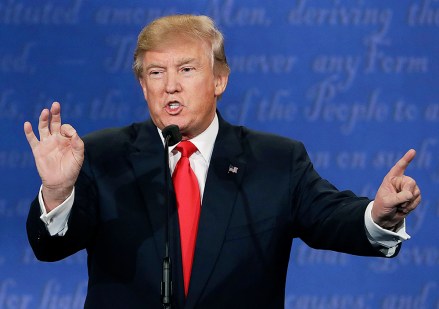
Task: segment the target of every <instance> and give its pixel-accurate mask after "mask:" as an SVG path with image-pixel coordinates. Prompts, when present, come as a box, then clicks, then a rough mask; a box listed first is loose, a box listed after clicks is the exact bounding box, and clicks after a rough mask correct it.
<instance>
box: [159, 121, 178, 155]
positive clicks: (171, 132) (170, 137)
mask: <svg viewBox="0 0 439 309" xmlns="http://www.w3.org/2000/svg"><path fill="white" fill-rule="evenodd" d="M162 135H163V137H164V139H165V140H166V141H167V142H168V146H174V145H175V144H177V143H178V142H180V141H181V138H182V137H181V133H180V128H179V127H178V126H177V125H175V124H171V125H169V126H167V127H165V128H164V129H163V131H162ZM167 161H168V160H167Z"/></svg>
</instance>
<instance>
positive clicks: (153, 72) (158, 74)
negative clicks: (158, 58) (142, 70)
mask: <svg viewBox="0 0 439 309" xmlns="http://www.w3.org/2000/svg"><path fill="white" fill-rule="evenodd" d="M162 75H163V71H162V70H150V71H148V76H149V77H151V78H160V77H161V76H162Z"/></svg>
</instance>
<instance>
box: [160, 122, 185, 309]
mask: <svg viewBox="0 0 439 309" xmlns="http://www.w3.org/2000/svg"><path fill="white" fill-rule="evenodd" d="M162 135H163V137H164V139H165V152H164V154H165V157H164V162H165V190H166V194H165V203H166V208H167V209H166V220H165V228H166V231H165V257H164V258H163V270H162V281H161V285H160V294H161V297H162V305H163V309H171V307H172V276H171V275H172V263H171V257H170V256H169V234H170V231H169V230H170V227H169V221H170V218H171V205H170V202H169V191H170V190H169V187H170V186H169V177H170V173H168V170H169V146H173V145H175V144H177V143H178V142H180V141H181V133H180V129H179V128H178V126H177V125H169V126H167V127H165V128H164V129H163V131H162Z"/></svg>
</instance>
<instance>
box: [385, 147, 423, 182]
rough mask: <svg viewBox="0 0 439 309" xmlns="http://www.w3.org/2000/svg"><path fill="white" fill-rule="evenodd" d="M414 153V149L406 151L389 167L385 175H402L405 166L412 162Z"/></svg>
mask: <svg viewBox="0 0 439 309" xmlns="http://www.w3.org/2000/svg"><path fill="white" fill-rule="evenodd" d="M415 155H416V151H415V150H414V149H410V150H409V151H407V152H406V154H405V155H404V156H403V157H402V158H401V159H399V161H398V162H396V164H395V165H394V166H393V167H392V168H391V169H390V171H389V173H388V174H387V176H388V177H395V176H402V175H404V172H405V170H406V168H407V166H409V164H410V162H412V160H413V158H414V157H415Z"/></svg>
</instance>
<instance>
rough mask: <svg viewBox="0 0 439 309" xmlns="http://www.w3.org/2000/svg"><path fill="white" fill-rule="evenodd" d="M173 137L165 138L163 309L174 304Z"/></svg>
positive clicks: (167, 308) (169, 307) (168, 308)
mask: <svg viewBox="0 0 439 309" xmlns="http://www.w3.org/2000/svg"><path fill="white" fill-rule="evenodd" d="M170 139H171V135H167V136H166V137H165V158H164V159H165V163H166V165H165V188H166V194H165V203H166V208H167V209H166V220H165V222H166V223H165V228H166V231H165V257H164V258H163V271H162V282H161V296H162V305H163V309H171V302H172V277H171V273H172V264H171V257H170V256H169V234H170V233H169V220H170V217H171V214H170V212H171V211H170V208H171V206H170V203H169V175H168V174H169V173H168V169H169V140H170Z"/></svg>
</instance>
